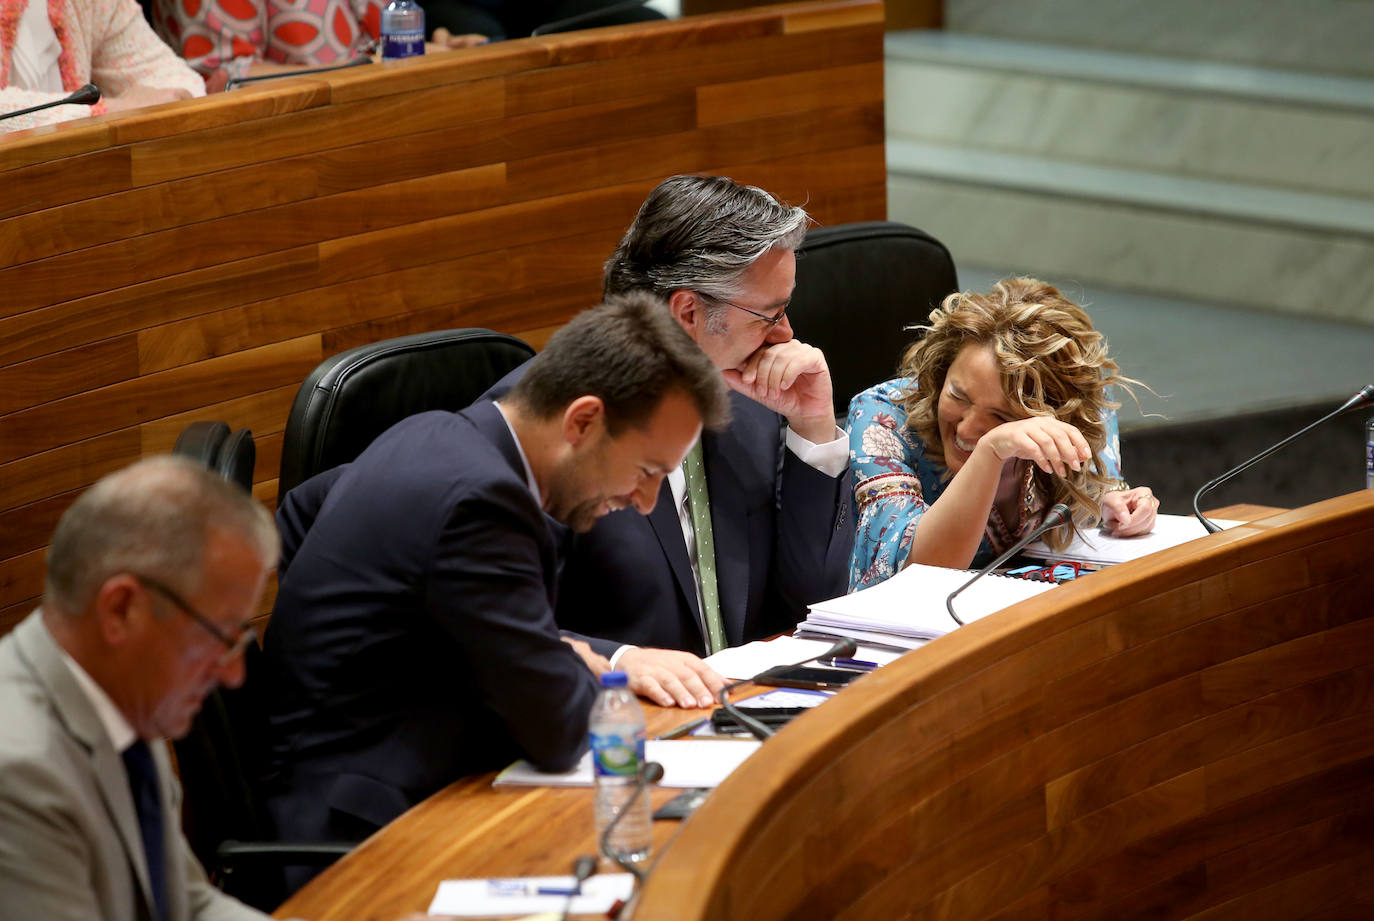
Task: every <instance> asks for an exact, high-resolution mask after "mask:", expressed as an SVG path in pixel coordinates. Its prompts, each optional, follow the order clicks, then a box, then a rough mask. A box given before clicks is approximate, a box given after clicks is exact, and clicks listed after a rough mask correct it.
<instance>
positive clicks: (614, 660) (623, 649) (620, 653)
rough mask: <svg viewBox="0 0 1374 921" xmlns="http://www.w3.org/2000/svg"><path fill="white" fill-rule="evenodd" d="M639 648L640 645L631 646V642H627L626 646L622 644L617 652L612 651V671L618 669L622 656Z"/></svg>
mask: <svg viewBox="0 0 1374 921" xmlns="http://www.w3.org/2000/svg"><path fill="white" fill-rule="evenodd" d="M638 648H639V647H638V646H631V645H630V644H629V643H626V644H625V645H624V646H621V647H620V648H619V649H617V650H616V651H615V652H613V653H611V671H615V670H616V666H617V665H619V664H620V657H621V656H623V655H625V653H627V652H629V651H630V650H631V649H638Z"/></svg>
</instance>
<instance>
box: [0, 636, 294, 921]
mask: <svg viewBox="0 0 1374 921" xmlns="http://www.w3.org/2000/svg"><path fill="white" fill-rule="evenodd" d="M152 749H153V757H154V759H155V760H156V762H157V767H158V773H159V775H160V779H161V784H160V786H161V793H162V814H163V817H164V825H163V840H164V841H165V842H166V848H165V850H166V854H167V856H166V860H167V867H166V872H165V876H166V880H167V905H168V921H265V919H266V918H267V916H266V915H263V914H262V913H260V912H257V911H254V910H253V909H251V908H248V907H247V906H245V905H243V904H242V903H240V902H238V901H237V900H235V899H232V898H230V897H229V896H226V895H224V894H223V893H221V892H219V891H218V890H216V889H215V888H214V887H213V886H211V885H210V884H209V883H208V882H207V881H206V879H205V873H204V871H203V870H202V869H201V867H200V865H199V864H198V863H197V862H196V859H195V857H194V856H193V855H192V854H191V849H190V847H189V846H188V845H187V843H186V839H185V837H183V835H182V833H181V827H180V824H179V819H180V815H181V810H180V806H181V790H180V787H179V786H178V784H177V782H176V780H175V779H174V777H173V776H172V770H171V766H170V763H169V761H168V757H167V747H166V746H165V745H154V746H152ZM152 917H153V909H152V896H151V894H150V891H149V884H148V867H147V861H146V858H145V857H144V853H143V841H142V838H141V837H140V834H139V830H138V816H137V813H136V811H135V808H134V801H133V796H132V795H131V794H130V793H129V782H128V779H127V777H126V776H125V773H124V762H123V760H122V759H121V758H120V756H119V753H118V752H117V751H115V749H114V746H113V745H112V744H111V743H110V739H109V736H108V735H107V734H106V732H105V728H104V726H102V725H101V723H100V719H99V717H98V716H97V715H96V712H95V710H94V708H92V706H91V704H90V701H89V700H88V699H87V698H86V695H85V693H84V692H83V691H82V690H81V688H80V686H79V685H77V683H76V679H75V678H74V677H73V675H72V673H71V670H70V669H68V668H67V666H66V664H65V663H64V662H63V661H62V654H61V650H60V649H59V648H58V645H57V642H56V641H55V640H54V639H53V637H52V634H51V633H49V632H48V629H47V627H46V625H45V624H44V623H43V618H42V614H41V613H40V612H37V611H35V612H34V613H33V614H30V615H29V616H28V617H27V618H26V619H25V620H24V621H23V623H21V624H20V625H19V626H18V627H16V628H15V629H14V631H13V632H12V633H10V634H9V635H8V636H6V637H5V638H4V639H2V640H0V918H13V919H16V921H17V919H21V918H22V919H34V921H38V919H43V921H68V919H70V921H94V919H100V921H149V919H151V918H152Z"/></svg>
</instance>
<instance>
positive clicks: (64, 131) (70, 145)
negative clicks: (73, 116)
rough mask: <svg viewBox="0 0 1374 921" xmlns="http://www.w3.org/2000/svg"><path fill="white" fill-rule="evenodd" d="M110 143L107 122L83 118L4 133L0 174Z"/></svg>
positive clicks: (88, 150)
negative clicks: (66, 122)
mask: <svg viewBox="0 0 1374 921" xmlns="http://www.w3.org/2000/svg"><path fill="white" fill-rule="evenodd" d="M108 146H110V125H109V121H108V120H105V119H98V118H87V119H82V120H81V121H80V122H79V123H71V124H65V125H44V126H43V127H40V128H30V129H28V130H27V131H15V132H12V133H11V134H8V135H6V137H5V143H4V144H3V145H0V175H3V174H4V173H5V172H7V171H9V170H17V169H22V168H24V167H26V166H35V165H37V164H40V163H51V162H53V161H54V160H61V159H64V158H67V157H78V156H81V155H82V154H88V153H92V152H94V151H97V150H103V149H105V148H106V147H108Z"/></svg>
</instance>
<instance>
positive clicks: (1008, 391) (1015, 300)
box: [902, 278, 1139, 550]
mask: <svg viewBox="0 0 1374 921" xmlns="http://www.w3.org/2000/svg"><path fill="white" fill-rule="evenodd" d="M916 329H919V330H921V331H922V332H923V336H922V338H921V339H920V340H919V341H917V342H916V344H915V345H913V346H911V348H909V349H907V352H906V354H905V355H904V356H903V357H902V375H903V376H904V377H909V378H912V379H913V381H914V384H913V386H912V388H911V390H910V391H909V392H908V393H907V394H906V396H905V398H904V400H903V405H904V406H905V408H906V411H907V414H908V420H907V425H908V427H909V428H910V429H911V430H912V431H913V432H914V433H915V434H916V435H917V436H918V437H919V438H920V439H921V440H922V441H923V442H925V444H926V447H927V453H928V456H929V457H930V458H931V459H932V460H934V461H935V462H936V463H939V464H941V465H943V464H944V457H945V446H944V442H943V441H942V440H941V438H940V425H939V419H938V405H939V400H940V392H941V391H942V390H943V389H944V386H945V376H946V375H947V374H948V373H949V367H950V365H951V364H953V363H954V359H955V357H956V356H957V355H958V354H959V352H960V351H962V350H963V348H964V347H965V346H967V345H990V346H992V351H993V354H994V355H995V356H996V360H997V364H998V366H999V368H1000V370H1001V383H1002V392H1003V393H1004V394H1005V395H1006V397H1007V401H1008V403H1010V404H1011V407H1012V409H1013V411H1014V412H1016V413H1017V414H1018V415H1020V416H1023V417H1024V416H1050V417H1053V418H1055V419H1059V420H1061V421H1063V422H1067V423H1068V424H1069V425H1072V426H1073V427H1074V428H1076V429H1078V430H1079V431H1080V432H1082V433H1083V437H1084V438H1085V439H1086V440H1087V442H1088V446H1089V448H1091V450H1092V454H1093V458H1094V459H1096V458H1098V457H1099V456H1100V455H1101V452H1102V449H1103V448H1104V447H1105V446H1106V442H1107V427H1106V425H1105V423H1104V422H1103V421H1102V416H1103V412H1104V411H1105V410H1108V409H1116V408H1117V407H1118V406H1120V405H1121V404H1119V403H1116V402H1113V401H1112V400H1111V398H1110V395H1109V391H1108V388H1110V387H1112V386H1120V387H1122V388H1123V389H1125V390H1126V391H1127V392H1131V389H1130V385H1131V384H1138V383H1139V382H1138V381H1134V380H1132V379H1131V378H1127V377H1122V376H1120V375H1119V374H1118V373H1117V371H1118V370H1119V369H1118V368H1117V365H1116V362H1114V361H1112V360H1111V359H1110V358H1108V357H1107V343H1106V341H1105V340H1104V339H1103V337H1102V334H1101V333H1099V332H1098V331H1097V330H1095V329H1093V325H1092V321H1091V320H1089V319H1088V315H1087V314H1086V313H1084V312H1083V308H1081V307H1079V306H1078V305H1077V304H1075V303H1074V302H1073V301H1071V300H1069V299H1068V298H1066V297H1065V296H1064V295H1063V294H1061V293H1060V292H1059V290H1058V289H1057V288H1055V287H1054V286H1053V285H1049V284H1047V283H1045V282H1043V281H1040V280H1038V279H1035V278H1009V279H1007V280H1005V281H1001V282H998V283H997V284H996V285H994V286H993V289H992V290H991V291H990V292H988V293H987V294H972V293H969V292H963V293H957V294H951V295H949V296H948V297H946V298H945V299H944V301H943V302H941V304H940V306H939V307H938V308H936V309H935V310H933V311H931V314H930V322H929V324H927V325H925V326H918V327H916ZM1032 469H1033V470H1034V473H1033V476H1034V477H1035V479H1036V484H1037V486H1038V487H1039V491H1040V494H1041V495H1044V496H1046V497H1047V505H1048V504H1053V503H1056V502H1064V503H1067V504H1068V506H1069V508H1070V509H1071V510H1072V511H1073V524H1065V525H1064V526H1062V527H1060V528H1056V529H1055V530H1054V531H1052V532H1050V533H1049V534H1047V535H1046V541H1047V543H1049V545H1050V546H1051V547H1052V548H1054V549H1056V550H1060V549H1063V547H1064V546H1066V545H1067V544H1068V542H1069V541H1070V539H1071V538H1072V536H1073V528H1074V525H1075V524H1076V525H1077V526H1079V527H1090V526H1093V525H1095V524H1097V522H1098V521H1099V520H1100V505H1101V500H1102V494H1103V493H1105V492H1107V491H1108V490H1111V489H1117V488H1119V484H1118V483H1117V481H1116V480H1114V479H1112V478H1110V477H1108V476H1106V475H1105V474H1104V473H1103V472H1102V471H1101V470H1099V469H1098V465H1097V463H1096V460H1095V461H1094V463H1092V464H1088V465H1085V466H1084V467H1083V469H1081V470H1077V471H1072V470H1071V471H1069V473H1068V475H1067V476H1066V477H1062V478H1061V477H1055V476H1051V475H1050V474H1047V473H1045V472H1044V471H1042V470H1040V469H1039V468H1038V467H1033V468H1032ZM947 475H948V474H947Z"/></svg>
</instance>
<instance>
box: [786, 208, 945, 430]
mask: <svg viewBox="0 0 1374 921" xmlns="http://www.w3.org/2000/svg"><path fill="white" fill-rule="evenodd" d="M958 289H959V279H958V275H957V273H956V272H955V270H954V260H953V259H951V258H950V255H949V250H947V249H945V246H944V244H943V243H941V242H940V241H939V240H936V239H935V238H934V237H932V236H930V235H929V234H927V233H925V232H923V231H920V230H917V229H916V228H915V227H911V226H908V225H906V224H899V223H896V222H893V221H872V222H865V223H860V224H838V225H836V226H834V227H817V228H814V229H812V230H811V231H809V232H808V233H807V235H806V240H805V242H803V243H802V245H801V248H800V249H798V251H797V288H796V291H795V292H794V293H793V295H792V304H791V306H790V307H789V308H788V310H787V315H788V317H789V318H790V319H791V322H792V326H793V328H794V329H795V330H796V332H797V337H798V338H799V339H801V340H802V341H803V342H808V343H810V344H812V345H814V346H816V347H817V348H819V349H820V350H821V351H822V352H824V353H825V358H826V362H827V363H828V364H829V365H830V378H831V381H832V383H833V385H834V388H835V417H836V418H837V419H840V420H843V418H844V415H845V413H846V412H847V411H848V408H849V401H850V399H852V398H853V397H854V395H855V394H857V393H859V392H861V391H863V390H867V389H868V388H869V387H872V386H873V385H874V384H877V383H881V382H882V381H885V380H887V379H889V378H891V377H894V376H895V375H896V372H897V365H898V362H899V361H900V360H901V356H902V352H903V351H905V349H906V347H907V346H908V345H909V344H910V343H911V342H912V341H913V339H914V338H915V337H914V336H913V334H912V333H910V332H908V331H907V329H906V328H907V327H908V326H912V325H914V324H917V323H924V322H925V321H926V318H927V317H929V316H930V311H931V309H932V308H934V307H937V306H939V303H940V301H941V300H942V299H943V298H944V297H945V296H946V295H947V294H950V293H952V292H954V291H957V290H958ZM841 425H843V422H841Z"/></svg>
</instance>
